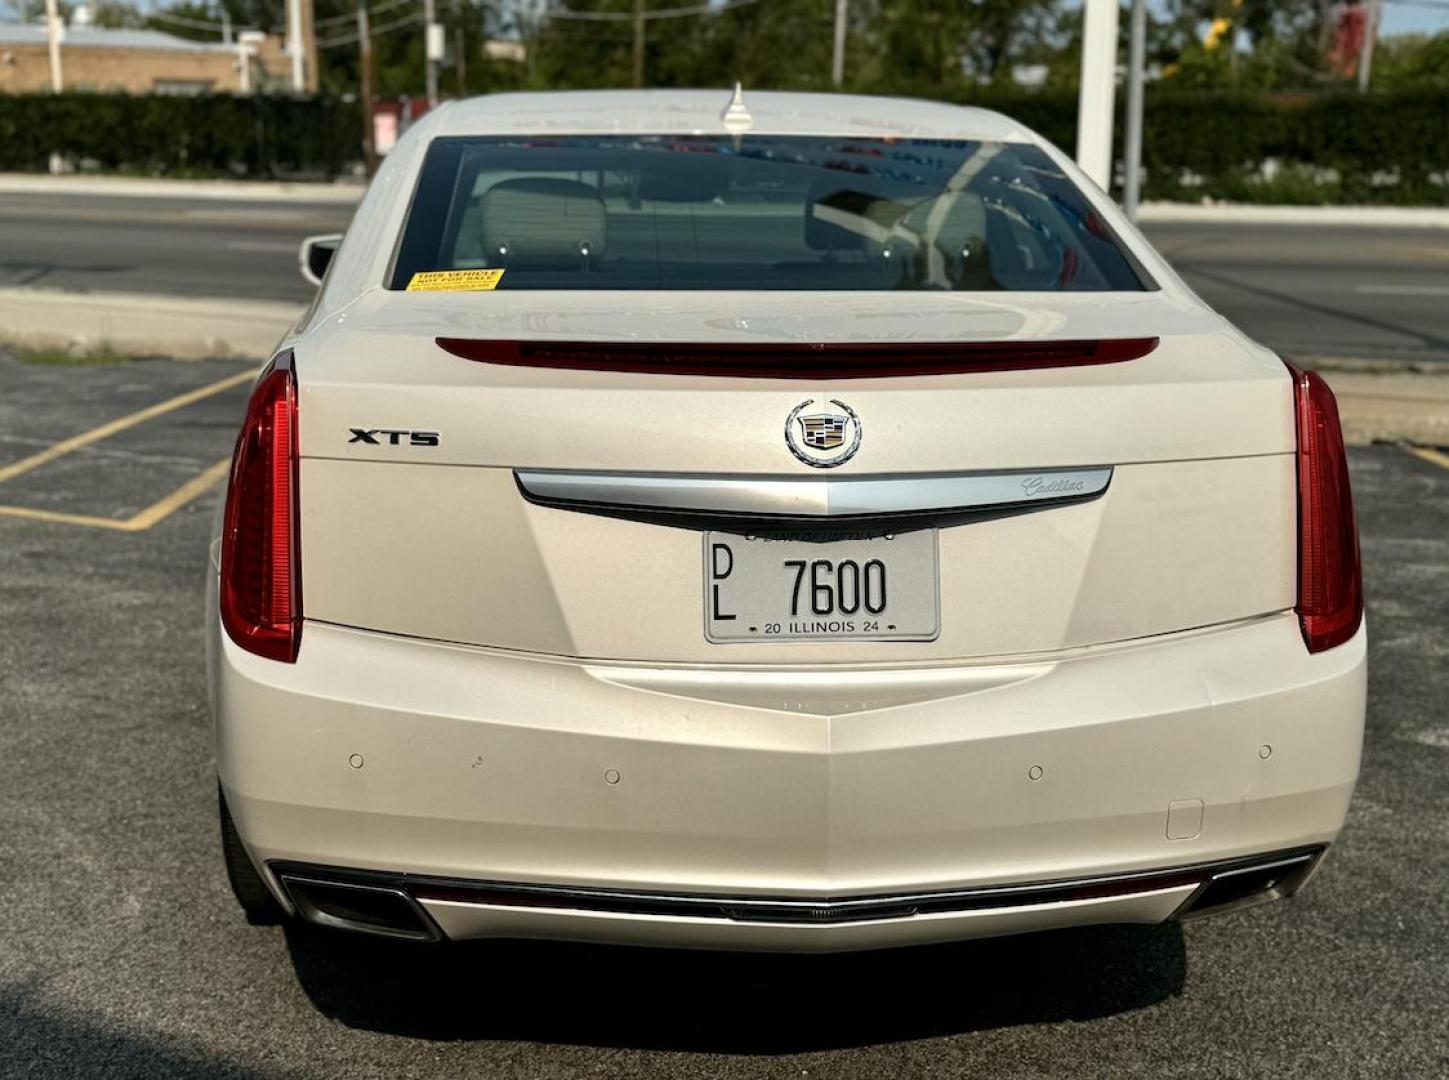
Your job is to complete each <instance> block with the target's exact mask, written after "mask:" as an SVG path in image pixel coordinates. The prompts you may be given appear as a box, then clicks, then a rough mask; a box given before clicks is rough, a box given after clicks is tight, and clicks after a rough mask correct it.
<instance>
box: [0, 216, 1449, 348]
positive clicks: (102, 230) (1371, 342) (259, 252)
mask: <svg viewBox="0 0 1449 1080" xmlns="http://www.w3.org/2000/svg"><path fill="white" fill-rule="evenodd" d="M349 215H350V208H348V207H346V206H339V205H336V204H316V205H309V204H304V203H293V202H276V201H272V202H260V201H258V202H244V201H230V200H227V201H223V200H218V199H191V200H186V199H171V198H129V197H127V198H118V197H114V196H91V195H72V194H65V195H49V194H46V195H39V194H32V195H18V194H8V195H0V237H3V244H0V287H3V286H5V285H36V286H44V287H47V288H56V289H79V290H108V291H128V292H139V293H165V294H170V295H178V294H179V295H191V296H208V295H209V296H229V297H240V298H247V299H269V300H298V301H304V300H306V299H307V297H308V288H307V286H306V285H305V284H304V283H303V282H302V281H301V280H300V278H298V277H297V274H296V269H295V266H296V249H297V242H298V241H299V240H300V239H301V238H302V237H303V236H306V235H308V234H309V233H324V232H338V231H341V230H342V229H343V228H345V226H346V224H347V220H348V217H349ZM1147 232H1148V234H1149V236H1150V237H1151V238H1152V240H1153V241H1154V242H1155V243H1156V244H1157V246H1158V247H1159V249H1160V250H1161V251H1162V252H1163V254H1164V255H1166V256H1167V257H1168V259H1170V260H1171V261H1172V262H1173V264H1174V265H1175V266H1176V267H1177V268H1178V269H1179V270H1180V271H1181V272H1182V274H1183V275H1184V277H1185V278H1186V279H1187V281H1188V282H1189V283H1190V284H1191V285H1192V286H1193V288H1195V289H1197V290H1198V291H1199V292H1200V293H1201V294H1202V296H1203V298H1204V299H1206V300H1207V301H1208V302H1209V303H1210V304H1212V305H1213V306H1214V307H1216V308H1217V309H1218V310H1219V311H1221V312H1222V313H1223V314H1225V315H1227V316H1228V318H1230V319H1232V320H1233V321H1234V322H1235V323H1237V324H1238V325H1239V326H1240V327H1242V328H1243V329H1244V330H1245V331H1247V333H1249V334H1250V335H1252V336H1253V337H1255V338H1257V339H1258V340H1259V341H1261V342H1263V343H1264V344H1266V345H1269V346H1271V347H1273V348H1275V349H1277V350H1278V351H1280V352H1282V353H1284V354H1285V355H1288V356H1293V357H1300V358H1301V357H1314V356H1332V357H1349V358H1366V359H1393V360H1405V361H1420V362H1449V322H1446V320H1445V318H1444V315H1443V312H1444V309H1445V305H1446V301H1449V230H1420V229H1402V228H1378V229H1370V228H1345V227H1337V228H1305V227H1302V226H1281V225H1280V226H1265V225H1211V226H1209V225H1176V224H1174V225H1167V224H1160V225H1153V226H1150V227H1149V228H1148V229H1147Z"/></svg>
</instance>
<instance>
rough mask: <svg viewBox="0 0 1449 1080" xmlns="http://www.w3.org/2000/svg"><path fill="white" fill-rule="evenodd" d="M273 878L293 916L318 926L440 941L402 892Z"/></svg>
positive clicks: (282, 876)
mask: <svg viewBox="0 0 1449 1080" xmlns="http://www.w3.org/2000/svg"><path fill="white" fill-rule="evenodd" d="M277 879H278V880H279V881H280V882H281V883H282V888H283V889H285V890H286V893H287V897H288V899H290V900H291V901H292V906H293V907H295V908H296V909H297V914H298V915H300V916H301V917H302V918H303V919H305V920H307V921H308V922H310V923H315V924H317V925H318V926H330V927H332V928H334V929H338V930H353V931H357V932H360V933H364V934H372V935H374V936H377V937H388V938H399V939H402V940H405V941H440V940H442V937H443V935H442V932H441V931H440V930H439V929H438V927H437V925H436V924H435V923H434V922H433V920H432V919H431V918H430V917H429V916H428V913H427V912H426V911H424V910H423V908H422V906H421V905H419V904H418V902H417V901H416V900H414V899H413V898H412V897H411V896H409V895H408V894H407V893H406V892H405V891H404V890H402V889H399V888H390V887H387V886H383V885H367V884H361V883H358V882H353V881H341V880H338V879H324V878H318V877H306V876H302V875H298V874H289V873H286V872H283V873H280V874H278V875H277Z"/></svg>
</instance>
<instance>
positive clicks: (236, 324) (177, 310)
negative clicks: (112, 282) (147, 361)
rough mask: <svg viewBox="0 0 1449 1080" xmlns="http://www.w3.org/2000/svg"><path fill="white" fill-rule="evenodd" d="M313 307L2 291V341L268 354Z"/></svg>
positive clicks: (152, 352) (134, 351)
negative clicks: (307, 308)
mask: <svg viewBox="0 0 1449 1080" xmlns="http://www.w3.org/2000/svg"><path fill="white" fill-rule="evenodd" d="M305 310H306V309H305V308H304V306H303V305H301V304H288V303H281V302H276V301H268V300H229V299H221V298H211V297H180V296H149V295H140V294H136V293H109V292H108V293H79V292H63V291H60V290H57V289H25V288H22V289H0V345H18V346H22V347H30V348H62V349H72V350H83V349H86V348H97V347H107V348H111V349H115V350H116V351H117V352H121V353H125V354H128V355H131V356H169V357H172V358H174V359H177V360H204V359H211V358H224V357H237V358H243V359H250V360H265V359H267V358H268V357H270V356H271V355H272V349H273V347H274V346H275V345H276V343H277V341H278V339H280V338H281V336H282V335H283V334H284V333H285V332H286V331H287V329H288V328H289V327H290V326H292V325H293V324H295V323H296V322H297V320H298V319H300V318H301V317H302V313H303V312H304V311H305Z"/></svg>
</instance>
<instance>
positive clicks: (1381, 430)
mask: <svg viewBox="0 0 1449 1080" xmlns="http://www.w3.org/2000/svg"><path fill="white" fill-rule="evenodd" d="M1322 375H1323V377H1324V378H1325V379H1327V380H1328V385H1329V386H1331V387H1333V392H1334V394H1335V395H1336V396H1337V398H1338V411H1339V416H1340V417H1341V418H1342V420H1343V436H1344V438H1345V439H1346V440H1347V441H1348V442H1349V443H1351V444H1353V445H1356V446H1364V445H1367V444H1368V443H1371V442H1374V441H1375V440H1379V439H1386V440H1390V441H1404V442H1411V443H1416V444H1418V445H1421V446H1449V374H1437V373H1434V374H1430V373H1426V372H1416V371H1384V372H1369V371H1344V370H1331V369H1324V370H1322Z"/></svg>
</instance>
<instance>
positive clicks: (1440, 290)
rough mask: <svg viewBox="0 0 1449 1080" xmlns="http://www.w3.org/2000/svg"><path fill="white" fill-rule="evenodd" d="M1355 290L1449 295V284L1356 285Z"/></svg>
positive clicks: (1412, 294)
mask: <svg viewBox="0 0 1449 1080" xmlns="http://www.w3.org/2000/svg"><path fill="white" fill-rule="evenodd" d="M1353 291H1354V292H1360V293H1374V294H1377V295H1380V296H1449V285H1355V286H1354V287H1353Z"/></svg>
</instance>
